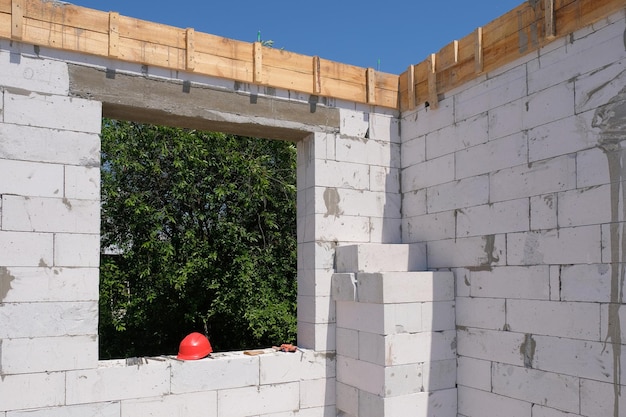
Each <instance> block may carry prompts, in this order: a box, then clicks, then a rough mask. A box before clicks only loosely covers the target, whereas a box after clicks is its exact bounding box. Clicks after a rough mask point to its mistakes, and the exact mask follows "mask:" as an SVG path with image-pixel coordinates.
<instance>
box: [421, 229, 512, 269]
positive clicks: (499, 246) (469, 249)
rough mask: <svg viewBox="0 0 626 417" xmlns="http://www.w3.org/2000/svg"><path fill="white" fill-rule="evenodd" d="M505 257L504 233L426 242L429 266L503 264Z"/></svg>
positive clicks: (449, 266) (486, 265)
mask: <svg viewBox="0 0 626 417" xmlns="http://www.w3.org/2000/svg"><path fill="white" fill-rule="evenodd" d="M505 259H506V246H505V235H495V236H494V235H488V236H481V237H466V238H458V239H446V240H439V241H435V242H428V267H429V268H455V267H471V268H481V267H482V268H488V267H493V266H496V265H503V264H504V263H505Z"/></svg>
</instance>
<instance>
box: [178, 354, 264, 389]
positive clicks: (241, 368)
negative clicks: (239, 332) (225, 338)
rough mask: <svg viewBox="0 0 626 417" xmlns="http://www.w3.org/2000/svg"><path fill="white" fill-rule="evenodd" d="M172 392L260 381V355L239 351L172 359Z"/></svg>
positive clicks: (243, 384)
mask: <svg viewBox="0 0 626 417" xmlns="http://www.w3.org/2000/svg"><path fill="white" fill-rule="evenodd" d="M170 366H171V393H172V394H182V393H187V392H198V391H213V390H217V389H228V388H237V387H247V386H255V385H258V384H259V359H258V357H252V356H246V355H243V354H242V353H232V354H213V355H212V356H211V357H210V358H205V359H201V360H197V361H171V364H170Z"/></svg>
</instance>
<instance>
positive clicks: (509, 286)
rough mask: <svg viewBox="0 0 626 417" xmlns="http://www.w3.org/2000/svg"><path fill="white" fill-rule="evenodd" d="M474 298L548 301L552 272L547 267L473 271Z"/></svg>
mask: <svg viewBox="0 0 626 417" xmlns="http://www.w3.org/2000/svg"><path fill="white" fill-rule="evenodd" d="M470 274H471V275H470V277H471V278H470V279H471V283H470V286H471V295H472V297H491V298H509V299H511V298H512V299H521V300H524V299H529V300H548V299H549V298H550V271H549V267H548V266H547V265H537V266H529V267H516V266H502V267H495V268H493V269H492V270H491V271H471V273H470Z"/></svg>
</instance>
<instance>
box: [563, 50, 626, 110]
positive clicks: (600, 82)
mask: <svg viewBox="0 0 626 417" xmlns="http://www.w3.org/2000/svg"><path fill="white" fill-rule="evenodd" d="M625 84H626V73H624V60H623V59H621V60H619V61H617V62H615V63H612V64H609V65H607V66H605V67H602V68H600V69H598V70H596V71H592V72H590V73H587V74H583V75H581V76H579V77H577V78H576V79H575V81H574V86H575V88H576V113H582V112H585V111H588V110H595V109H597V108H598V107H600V106H603V105H605V104H606V103H608V102H609V100H611V99H612V98H613V97H615V96H616V95H617V94H618V93H619V91H620V90H621V89H622V88H623V87H624V85H625Z"/></svg>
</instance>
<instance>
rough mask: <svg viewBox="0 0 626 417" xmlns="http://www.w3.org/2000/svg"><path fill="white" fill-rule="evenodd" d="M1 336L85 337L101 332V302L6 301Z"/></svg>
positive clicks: (0, 311)
mask: <svg viewBox="0 0 626 417" xmlns="http://www.w3.org/2000/svg"><path fill="white" fill-rule="evenodd" d="M0 323H2V326H0V338H2V339H5V338H6V339H13V338H26V337H53V336H81V335H95V334H97V333H98V331H97V326H98V303H97V302H73V303H4V304H3V306H2V308H0Z"/></svg>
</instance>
